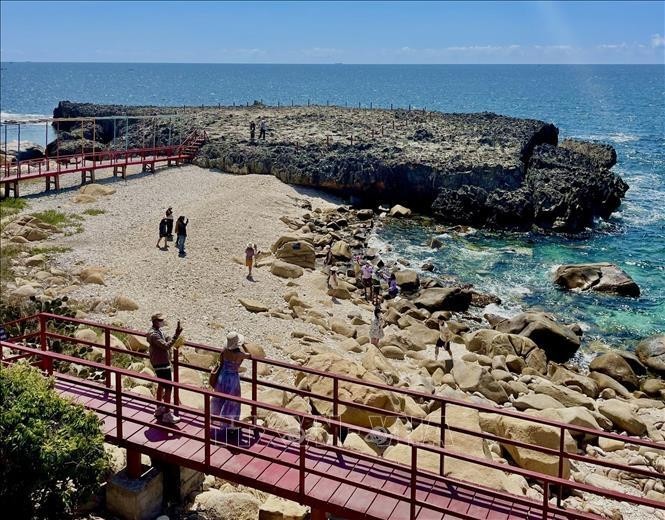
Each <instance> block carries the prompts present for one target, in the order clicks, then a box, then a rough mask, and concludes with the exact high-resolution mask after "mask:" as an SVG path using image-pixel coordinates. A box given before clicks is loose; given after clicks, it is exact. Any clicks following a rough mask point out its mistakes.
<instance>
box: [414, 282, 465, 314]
mask: <svg viewBox="0 0 665 520" xmlns="http://www.w3.org/2000/svg"><path fill="white" fill-rule="evenodd" d="M415 304H416V305H417V306H418V307H423V308H425V309H427V310H428V311H430V312H434V311H466V310H468V308H469V305H471V292H470V291H468V290H466V289H460V288H459V287H446V288H443V287H433V288H431V289H425V290H423V291H422V292H421V293H420V296H418V298H417V299H416V301H415Z"/></svg>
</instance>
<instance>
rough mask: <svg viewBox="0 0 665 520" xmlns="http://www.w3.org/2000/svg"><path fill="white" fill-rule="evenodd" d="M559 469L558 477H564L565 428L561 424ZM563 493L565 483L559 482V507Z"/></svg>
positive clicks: (557, 500) (557, 502)
mask: <svg viewBox="0 0 665 520" xmlns="http://www.w3.org/2000/svg"><path fill="white" fill-rule="evenodd" d="M559 430H560V431H559V471H558V473H557V475H558V477H559V478H560V479H561V478H563V453H564V434H565V431H564V428H563V426H561V428H560V429H559ZM561 495H563V484H559V490H558V494H557V499H556V505H557V507H561Z"/></svg>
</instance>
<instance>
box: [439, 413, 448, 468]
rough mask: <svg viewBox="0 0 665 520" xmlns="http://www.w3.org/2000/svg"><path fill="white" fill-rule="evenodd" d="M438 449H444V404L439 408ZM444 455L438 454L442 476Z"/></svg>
mask: <svg viewBox="0 0 665 520" xmlns="http://www.w3.org/2000/svg"><path fill="white" fill-rule="evenodd" d="M439 447H441V448H444V449H445V447H446V402H445V401H444V402H443V404H442V406H441V422H440V423H439ZM444 463H445V455H444V454H443V453H440V454H439V475H441V476H443V470H444Z"/></svg>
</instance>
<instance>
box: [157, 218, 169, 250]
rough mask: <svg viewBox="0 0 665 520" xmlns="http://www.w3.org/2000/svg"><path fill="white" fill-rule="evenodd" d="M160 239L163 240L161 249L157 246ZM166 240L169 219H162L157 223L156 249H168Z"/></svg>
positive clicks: (167, 237)
mask: <svg viewBox="0 0 665 520" xmlns="http://www.w3.org/2000/svg"><path fill="white" fill-rule="evenodd" d="M162 238H163V239H164V247H163V248H162V246H160V245H159V244H160V243H161V241H162ZM168 239H169V219H168V218H166V217H164V218H163V219H162V220H160V221H159V238H158V239H157V247H158V248H162V249H168V247H169V245H168V243H167V240H168Z"/></svg>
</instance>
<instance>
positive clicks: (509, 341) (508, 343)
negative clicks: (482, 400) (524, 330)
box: [464, 329, 547, 373]
mask: <svg viewBox="0 0 665 520" xmlns="http://www.w3.org/2000/svg"><path fill="white" fill-rule="evenodd" d="M464 342H465V343H466V346H467V348H468V349H469V350H470V351H471V352H476V353H479V354H484V355H486V356H489V357H491V358H494V357H495V356H501V355H503V356H506V359H507V358H508V356H511V355H513V356H517V357H519V358H521V359H524V362H525V364H526V366H529V367H531V368H533V369H534V370H536V371H538V372H539V373H545V370H546V368H547V359H546V357H545V352H544V351H543V350H542V349H540V348H539V347H538V345H536V344H535V343H534V342H533V341H532V340H531V339H529V338H526V337H524V336H520V335H517V334H510V333H505V332H499V331H496V330H492V329H481V330H477V331H475V332H472V333H471V334H466V335H465V336H464Z"/></svg>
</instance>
